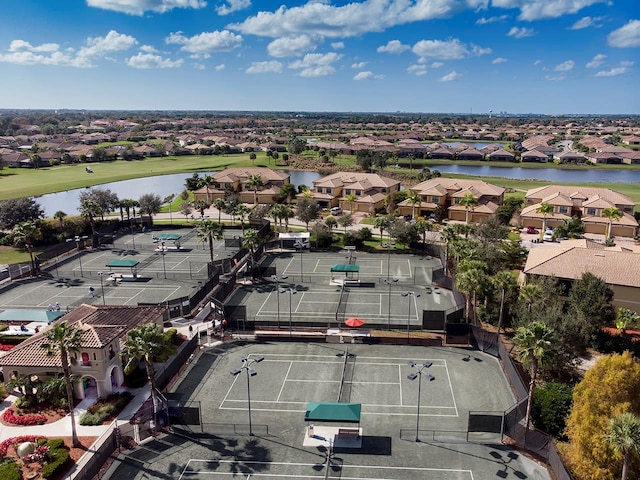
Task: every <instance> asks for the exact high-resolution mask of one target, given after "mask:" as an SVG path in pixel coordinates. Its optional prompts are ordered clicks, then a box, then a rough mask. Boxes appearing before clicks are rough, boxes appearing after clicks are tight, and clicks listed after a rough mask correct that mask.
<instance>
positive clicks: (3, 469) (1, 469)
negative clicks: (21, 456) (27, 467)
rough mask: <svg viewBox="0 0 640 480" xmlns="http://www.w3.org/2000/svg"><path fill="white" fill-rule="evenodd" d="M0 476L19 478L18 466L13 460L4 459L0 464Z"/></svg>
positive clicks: (16, 479)
mask: <svg viewBox="0 0 640 480" xmlns="http://www.w3.org/2000/svg"><path fill="white" fill-rule="evenodd" d="M0 478H1V479H2V480H20V479H21V478H22V475H21V474H20V467H19V466H18V464H17V463H16V462H15V461H8V462H7V461H5V462H4V463H2V464H0Z"/></svg>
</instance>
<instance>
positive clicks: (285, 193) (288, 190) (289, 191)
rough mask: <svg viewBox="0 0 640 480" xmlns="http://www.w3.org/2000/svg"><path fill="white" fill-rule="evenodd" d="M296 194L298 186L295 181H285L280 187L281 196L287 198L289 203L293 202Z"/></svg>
mask: <svg viewBox="0 0 640 480" xmlns="http://www.w3.org/2000/svg"><path fill="white" fill-rule="evenodd" d="M295 194H296V186H295V185H294V184H293V183H285V184H284V185H282V187H280V196H281V197H284V198H286V200H287V203H291V199H292V198H293V197H294V195H295Z"/></svg>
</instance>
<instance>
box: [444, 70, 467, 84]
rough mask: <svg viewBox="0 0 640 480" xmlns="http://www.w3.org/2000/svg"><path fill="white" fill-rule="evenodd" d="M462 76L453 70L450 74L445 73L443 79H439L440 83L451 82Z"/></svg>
mask: <svg viewBox="0 0 640 480" xmlns="http://www.w3.org/2000/svg"><path fill="white" fill-rule="evenodd" d="M461 76H462V75H460V74H459V73H458V72H456V71H455V70H454V71H452V72H449V73H447V74H446V75H445V76H444V77H442V78H441V79H440V81H441V82H452V81H453V80H455V79H456V78H460V77H461Z"/></svg>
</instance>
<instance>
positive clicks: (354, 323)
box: [344, 317, 365, 328]
mask: <svg viewBox="0 0 640 480" xmlns="http://www.w3.org/2000/svg"><path fill="white" fill-rule="evenodd" d="M364 323H365V322H364V318H357V317H351V318H347V319H346V320H345V321H344V324H345V325H346V326H348V327H351V328H358V327H361V326H363V325H364Z"/></svg>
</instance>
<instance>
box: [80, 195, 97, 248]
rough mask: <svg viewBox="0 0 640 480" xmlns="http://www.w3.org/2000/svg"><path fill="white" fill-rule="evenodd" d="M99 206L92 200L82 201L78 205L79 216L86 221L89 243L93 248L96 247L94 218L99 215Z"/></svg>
mask: <svg viewBox="0 0 640 480" xmlns="http://www.w3.org/2000/svg"><path fill="white" fill-rule="evenodd" d="M101 211H102V210H101V209H100V205H98V204H97V203H96V202H95V201H93V200H84V201H83V202H82V203H81V204H80V215H81V216H82V217H84V218H86V219H87V221H88V222H89V226H90V227H91V237H92V238H91V241H92V245H93V248H96V247H97V246H98V235H96V217H97V216H98V215H100V212H101Z"/></svg>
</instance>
